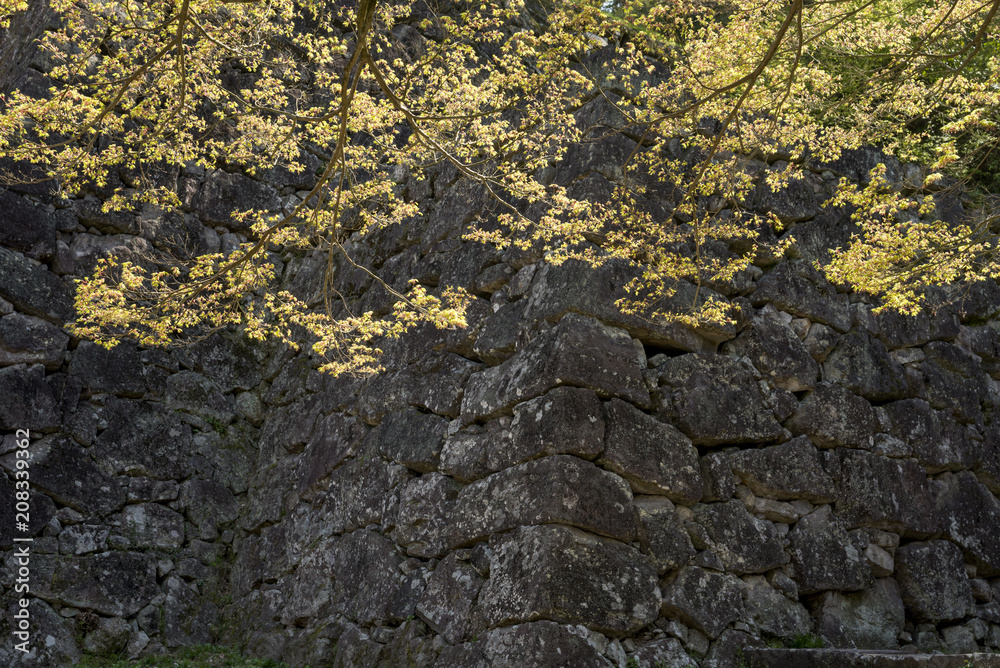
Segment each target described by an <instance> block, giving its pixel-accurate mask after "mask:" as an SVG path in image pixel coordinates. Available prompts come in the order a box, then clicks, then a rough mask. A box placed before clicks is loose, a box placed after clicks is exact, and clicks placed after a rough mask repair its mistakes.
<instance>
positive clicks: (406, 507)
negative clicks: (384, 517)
mask: <svg viewBox="0 0 1000 668" xmlns="http://www.w3.org/2000/svg"><path fill="white" fill-rule="evenodd" d="M460 489H461V485H460V484H459V483H457V482H455V481H454V480H452V479H451V478H449V477H447V476H443V475H441V474H440V473H425V474H424V475H422V476H420V477H419V478H414V479H413V480H411V481H410V482H408V483H407V484H406V486H405V487H403V490H402V491H401V492H400V494H399V513H398V515H397V516H396V528H395V529H394V530H393V532H392V539H393V540H394V541H396V542H397V543H398V544H399V545H402V546H403V547H405V548H406V553H407V554H408V555H410V556H411V557H424V558H427V557H439V556H441V555H442V554H444V553H445V551H446V549H447V547H448V543H449V534H450V526H451V519H452V518H451V513H452V507H453V506H454V505H455V499H457V498H458V492H459V490H460Z"/></svg>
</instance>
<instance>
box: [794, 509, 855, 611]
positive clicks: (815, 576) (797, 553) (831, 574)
mask: <svg viewBox="0 0 1000 668" xmlns="http://www.w3.org/2000/svg"><path fill="white" fill-rule="evenodd" d="M788 540H789V551H790V552H791V554H792V565H793V566H794V569H795V574H794V576H793V577H794V579H795V582H796V583H797V584H798V586H799V591H800V592H802V593H803V594H812V593H816V592H821V591H825V590H827V589H833V590H838V591H843V590H848V591H850V590H857V589H864V588H866V587H869V586H871V584H872V582H873V578H872V573H871V568H870V567H869V566H868V561H867V560H866V559H865V556H864V554H863V553H862V551H861V550H860V549H859V548H858V546H857V545H855V544H854V542H853V541H852V540H851V537H850V536H848V534H847V529H846V528H845V527H844V525H843V523H842V522H841V521H840V520H839V519H838V518H837V517H836V516H834V515H833V513H832V512H831V511H830V506H821V507H820V508H819V509H817V510H815V511H813V512H812V513H810V514H809V515H806V516H805V517H803V518H802V519H800V520H799V521H798V523H797V524H796V525H795V528H794V529H793V530H792V531H791V532H790V533H789V534H788Z"/></svg>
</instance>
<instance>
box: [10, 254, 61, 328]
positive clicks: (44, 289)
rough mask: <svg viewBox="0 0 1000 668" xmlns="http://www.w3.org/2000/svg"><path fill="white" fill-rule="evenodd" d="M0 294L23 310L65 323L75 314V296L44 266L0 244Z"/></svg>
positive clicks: (52, 320) (29, 313) (23, 311)
mask: <svg viewBox="0 0 1000 668" xmlns="http://www.w3.org/2000/svg"><path fill="white" fill-rule="evenodd" d="M0 297H3V298H4V299H6V300H7V301H9V302H10V303H11V304H13V305H14V306H15V308H17V310H18V311H21V312H22V313H27V314H28V315H35V316H38V317H39V318H44V319H46V320H49V321H51V322H55V323H58V324H62V323H64V322H68V321H70V320H72V319H73V318H74V317H75V316H74V308H73V295H72V293H71V292H70V290H69V288H67V287H66V284H65V283H63V281H62V280H61V279H60V278H59V277H58V276H56V275H55V274H53V273H52V272H51V271H49V270H48V269H46V268H45V267H44V266H43V265H40V264H34V263H32V262H30V261H28V260H27V259H26V258H25V257H24V256H23V255H20V254H19V253H15V252H13V251H11V250H8V249H6V248H2V247H0Z"/></svg>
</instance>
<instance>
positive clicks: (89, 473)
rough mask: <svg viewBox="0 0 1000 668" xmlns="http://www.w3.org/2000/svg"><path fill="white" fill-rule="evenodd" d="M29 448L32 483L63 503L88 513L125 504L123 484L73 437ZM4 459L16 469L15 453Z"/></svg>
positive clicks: (108, 510)
mask: <svg viewBox="0 0 1000 668" xmlns="http://www.w3.org/2000/svg"><path fill="white" fill-rule="evenodd" d="M29 451H30V452H31V468H30V475H31V483H32V486H34V487H36V488H37V489H38V490H39V491H41V492H43V493H45V494H48V495H49V496H51V497H52V498H53V499H54V500H55V501H56V502H58V503H59V504H61V505H65V506H69V507H70V508H73V509H74V510H77V511H78V512H81V513H85V514H87V515H107V514H109V513H112V512H114V511H115V510H117V509H119V508H121V507H122V506H123V505H125V492H124V490H123V489H122V486H121V483H120V482H119V481H118V480H116V479H115V478H113V477H111V476H109V475H108V474H106V473H105V472H104V471H102V470H101V469H100V468H99V467H98V466H97V464H95V463H94V461H93V460H92V459H91V458H90V454H89V453H88V452H87V451H86V450H85V449H84V448H82V447H81V446H80V445H79V444H78V443H76V442H74V441H73V439H71V438H68V437H66V436H50V437H47V438H43V439H41V440H39V441H36V442H34V443H32V445H31V447H30V448H29ZM0 462H2V464H3V467H4V468H5V469H7V470H8V471H10V472H12V473H13V471H15V470H16V464H15V454H14V453H10V454H8V455H5V456H4V457H3V458H2V459H0Z"/></svg>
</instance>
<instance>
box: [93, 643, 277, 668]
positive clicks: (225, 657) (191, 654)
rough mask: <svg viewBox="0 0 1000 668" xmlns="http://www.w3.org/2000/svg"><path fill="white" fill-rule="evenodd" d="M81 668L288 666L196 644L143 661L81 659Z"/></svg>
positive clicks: (228, 650)
mask: <svg viewBox="0 0 1000 668" xmlns="http://www.w3.org/2000/svg"><path fill="white" fill-rule="evenodd" d="M77 665H79V666H81V668H286V666H287V664H285V663H282V662H280V661H274V660H273V659H248V658H246V657H243V656H241V655H240V653H239V652H237V651H236V650H235V649H232V648H230V647H218V646H215V645H196V646H194V647H182V648H179V649H177V650H176V651H174V652H173V653H171V654H163V655H161V656H147V657H144V658H142V659H135V660H134V661H129V660H128V659H104V658H99V657H94V656H88V657H84V658H83V659H82V660H81V661H80V663H79V664H77Z"/></svg>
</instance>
